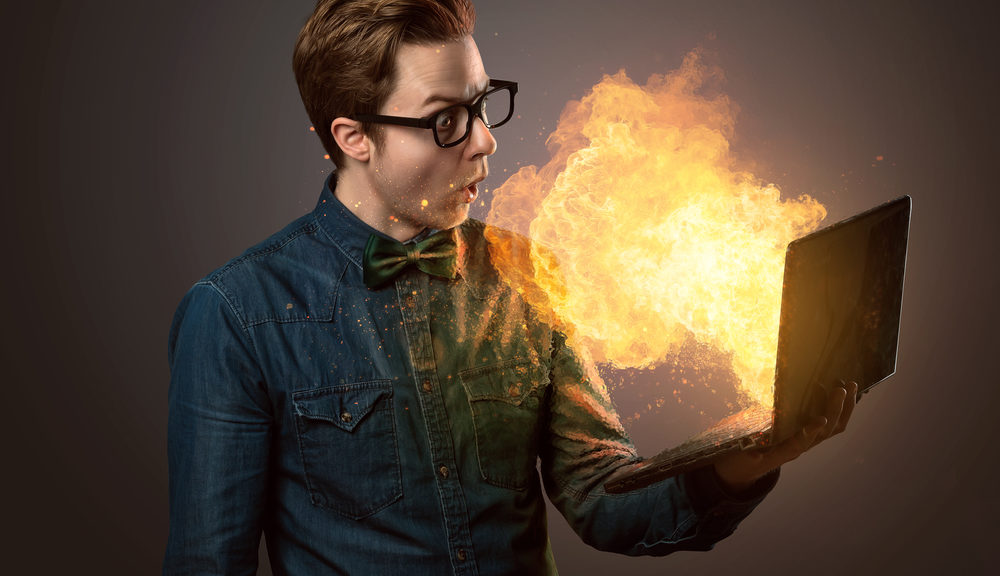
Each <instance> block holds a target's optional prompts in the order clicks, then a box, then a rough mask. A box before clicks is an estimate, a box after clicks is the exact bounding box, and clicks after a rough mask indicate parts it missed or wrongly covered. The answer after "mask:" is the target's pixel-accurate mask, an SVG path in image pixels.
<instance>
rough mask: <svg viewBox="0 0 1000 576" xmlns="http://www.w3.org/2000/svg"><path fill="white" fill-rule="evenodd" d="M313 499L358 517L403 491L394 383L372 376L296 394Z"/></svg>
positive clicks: (301, 443)
mask: <svg viewBox="0 0 1000 576" xmlns="http://www.w3.org/2000/svg"><path fill="white" fill-rule="evenodd" d="M292 404H293V406H294V410H295V424H296V427H297V434H298V442H299V451H300V453H301V455H302V463H303V466H304V467H305V480H306V484H307V486H308V489H309V496H310V499H311V500H312V503H313V504H314V505H316V506H319V507H321V508H326V509H329V510H332V511H334V512H337V513H338V514H342V515H344V516H346V517H348V518H353V519H360V518H364V517H366V516H370V515H371V514H374V513H375V512H378V511H379V510H381V509H383V508H385V507H386V506H388V505H390V504H392V503H393V502H395V501H396V500H399V498H400V497H401V496H402V494H403V489H402V479H401V475H400V467H399V449H398V447H397V445H396V422H395V418H394V416H393V410H392V382H391V381H390V380H373V381H367V382H357V383H353V384H342V385H338V386H330V387H326V388H319V389H316V390H302V391H299V392H295V393H293V394H292Z"/></svg>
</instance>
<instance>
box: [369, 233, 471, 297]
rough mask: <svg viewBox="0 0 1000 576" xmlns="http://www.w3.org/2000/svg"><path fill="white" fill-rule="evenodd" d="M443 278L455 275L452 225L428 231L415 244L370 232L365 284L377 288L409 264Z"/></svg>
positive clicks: (456, 258)
mask: <svg viewBox="0 0 1000 576" xmlns="http://www.w3.org/2000/svg"><path fill="white" fill-rule="evenodd" d="M411 264H413V265H416V267H417V268H418V269H419V270H422V271H424V272H426V273H428V274H433V275H435V276H441V277H443V278H454V277H455V271H456V270H457V268H458V256H457V251H456V248H455V229H454V228H452V229H450V230H442V231H441V232H437V233H435V234H431V235H430V236H428V237H427V238H424V239H423V240H421V241H420V242H417V243H416V244H403V243H401V242H397V241H395V240H387V239H385V238H383V237H382V236H379V235H378V234H372V235H371V236H370V237H369V238H368V244H366V245H365V255H364V272H365V286H368V287H369V288H378V287H379V286H382V285H383V284H385V283H386V282H389V281H390V280H392V279H393V278H395V277H396V276H398V275H399V274H400V272H402V271H403V270H404V269H406V267H407V266H409V265H411Z"/></svg>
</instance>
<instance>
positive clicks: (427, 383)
mask: <svg viewBox="0 0 1000 576" xmlns="http://www.w3.org/2000/svg"><path fill="white" fill-rule="evenodd" d="M423 388H424V392H430V391H431V381H430V380H424V385H423Z"/></svg>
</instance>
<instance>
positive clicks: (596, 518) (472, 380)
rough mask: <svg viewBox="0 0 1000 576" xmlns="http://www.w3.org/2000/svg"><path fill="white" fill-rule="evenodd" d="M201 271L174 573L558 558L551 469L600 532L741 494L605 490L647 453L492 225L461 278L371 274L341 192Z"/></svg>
mask: <svg viewBox="0 0 1000 576" xmlns="http://www.w3.org/2000/svg"><path fill="white" fill-rule="evenodd" d="M335 183H336V179H335V176H331V177H330V178H329V179H328V180H327V183H326V185H325V186H324V189H323V191H322V193H321V195H320V199H319V202H318V204H317V206H316V209H315V210H314V211H313V212H312V213H310V214H307V215H305V216H303V217H301V218H299V219H298V220H296V221H294V222H293V223H291V224H290V225H289V226H287V227H286V228H285V229H284V230H282V231H281V232H279V233H277V234H275V235H273V236H272V237H271V238H269V239H268V240H266V241H264V242H262V243H261V244H259V245H257V246H256V247H254V248H252V249H250V250H248V251H247V252H246V253H244V254H243V255H242V256H240V257H238V258H236V259H234V260H232V261H230V262H229V263H228V264H226V265H225V266H223V267H222V268H220V269H218V270H216V271H215V272H213V273H211V274H210V275H209V276H207V277H206V278H204V279H203V280H201V281H199V282H197V283H196V284H195V285H194V286H193V287H192V288H191V289H190V291H189V292H188V293H187V295H186V296H185V297H184V299H183V301H182V302H181V304H180V306H179V308H178V310H177V313H176V315H175V317H174V322H173V325H172V327H171V331H170V339H169V362H170V369H171V382H170V391H169V403H170V416H169V427H168V438H169V440H168V453H169V466H170V533H169V539H168V544H167V551H166V558H165V561H164V565H163V572H164V574H254V573H255V570H256V565H257V548H258V545H259V542H260V536H261V533H262V532H263V533H264V534H265V538H266V542H267V547H268V553H269V557H270V561H271V564H272V568H273V571H274V573H275V574H278V575H281V574H295V575H307V574H434V575H440V574H455V575H459V574H462V575H472V574H484V575H485V574H554V573H555V572H556V568H555V562H554V560H553V558H552V553H551V548H550V546H549V541H548V536H547V531H546V517H545V516H546V508H545V502H544V499H543V496H542V490H543V486H544V490H545V491H546V493H547V494H548V496H549V498H550V500H551V501H552V503H553V504H554V505H555V507H556V508H557V509H558V510H559V511H560V512H561V513H562V514H563V515H564V516H565V517H566V519H567V520H568V521H569V524H570V525H571V526H572V527H573V529H574V530H575V531H576V532H577V533H578V534H579V535H580V537H581V538H583V540H584V541H585V542H587V543H588V544H590V545H592V546H594V547H597V548H599V549H602V550H609V551H615V552H619V553H624V554H632V555H637V554H651V555H663V554H668V553H670V552H673V551H675V550H707V549H710V548H711V547H712V545H713V544H714V543H715V542H717V541H718V540H720V539H722V538H724V537H726V536H727V535H729V534H730V533H732V531H733V530H734V529H735V528H736V525H737V524H738V522H739V521H740V520H742V519H743V518H744V517H745V516H746V515H747V514H749V513H750V511H751V510H752V509H753V508H754V507H755V506H756V505H757V504H758V503H759V502H760V500H761V499H762V498H763V497H764V495H765V494H766V493H767V492H768V491H769V490H770V489H771V488H772V487H773V485H774V483H775V482H776V479H777V478H776V476H777V474H772V475H770V476H768V477H766V478H765V481H763V482H761V483H759V484H758V486H757V487H755V489H754V490H753V491H752V494H750V495H749V496H746V497H744V498H742V499H736V498H733V497H730V496H729V495H727V494H726V493H725V492H724V491H723V490H722V488H721V487H720V486H719V484H718V483H717V479H716V478H715V475H714V473H713V472H711V470H706V469H703V470H701V471H697V472H694V473H689V474H684V475H681V476H679V477H676V478H671V479H668V480H664V481H662V482H659V483H657V484H654V485H652V486H649V487H647V488H644V489H641V490H637V491H634V492H630V493H627V494H606V493H605V492H604V490H603V484H604V482H605V481H606V480H607V478H608V477H609V476H610V475H612V474H613V473H614V472H615V471H616V470H619V469H621V468H623V467H628V466H633V465H635V464H636V463H637V462H639V461H640V460H639V458H638V456H637V455H636V453H635V450H634V448H633V446H632V444H631V443H630V441H629V440H628V438H627V436H626V434H625V431H624V429H623V428H622V425H621V422H620V420H619V418H618V415H617V414H616V412H615V410H614V408H613V406H612V404H611V401H610V399H609V397H608V395H607V392H606V390H605V389H604V387H603V384H602V383H601V382H600V381H599V380H597V379H596V378H595V379H593V380H592V379H590V378H589V377H588V374H589V371H588V370H586V369H585V368H584V363H583V362H582V361H581V360H580V359H579V358H578V356H577V355H576V354H574V351H573V350H572V349H571V348H570V347H569V346H567V344H566V342H565V338H564V337H563V336H562V335H561V333H560V332H558V331H554V330H553V329H552V328H551V327H550V326H549V325H547V324H546V323H545V322H544V321H542V319H541V318H540V317H539V315H537V314H535V312H534V311H533V309H532V308H531V307H529V306H528V305H527V304H525V302H524V301H523V300H522V299H521V298H520V297H519V296H518V294H517V292H516V291H514V290H512V289H511V288H510V287H509V286H507V285H506V284H505V283H504V282H503V281H502V280H501V278H500V276H499V275H498V273H497V270H496V269H495V268H494V267H493V265H492V264H491V260H490V255H489V251H488V246H487V243H486V240H485V238H484V229H485V226H484V224H482V223H481V222H478V221H475V220H471V219H470V220H467V221H466V222H465V223H463V224H462V225H461V226H460V227H459V235H458V237H459V274H458V276H457V277H456V278H455V279H453V280H449V279H444V278H438V277H433V276H428V275H426V274H424V273H422V272H419V271H417V270H415V269H412V270H407V271H405V272H404V273H403V274H401V275H400V276H399V277H398V278H397V279H396V280H395V282H394V283H393V282H390V283H389V284H388V285H386V286H384V287H382V288H380V289H377V290H370V289H368V288H366V287H365V285H364V283H363V282H362V267H361V257H362V252H363V250H364V246H365V242H366V241H367V239H368V237H369V235H370V234H376V233H378V232H376V231H375V230H374V229H372V228H371V227H369V226H368V225H366V224H364V223H363V222H362V221H361V220H359V219H358V218H357V217H356V216H354V215H353V214H352V213H351V212H350V211H349V210H348V209H347V208H346V207H344V206H343V205H342V204H341V203H340V202H339V201H338V200H337V199H336V198H335V197H334V195H333V191H332V187H333V186H335Z"/></svg>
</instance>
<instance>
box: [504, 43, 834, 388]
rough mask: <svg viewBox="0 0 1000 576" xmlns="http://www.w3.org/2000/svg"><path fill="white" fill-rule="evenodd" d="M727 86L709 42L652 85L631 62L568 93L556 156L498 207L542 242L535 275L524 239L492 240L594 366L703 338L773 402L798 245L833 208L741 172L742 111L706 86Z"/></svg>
mask: <svg viewBox="0 0 1000 576" xmlns="http://www.w3.org/2000/svg"><path fill="white" fill-rule="evenodd" d="M719 79H721V72H720V71H719V70H718V69H715V68H710V67H707V66H706V65H705V64H704V63H703V62H702V60H701V58H700V55H699V52H697V51H695V52H692V53H690V54H688V55H687V57H686V58H685V59H684V62H683V64H682V66H681V67H680V69H679V70H676V71H674V72H672V73H669V74H666V75H653V76H652V77H650V79H649V81H648V82H647V84H646V85H645V86H639V85H637V84H635V83H634V82H632V81H631V80H630V79H629V78H628V77H626V76H625V73H624V71H621V72H619V73H617V74H615V75H614V76H605V77H604V78H603V79H602V80H601V82H600V83H598V84H597V85H596V86H594V88H593V91H592V92H591V93H590V94H588V95H587V96H585V97H584V98H583V99H582V100H581V101H579V102H576V101H574V102H570V103H569V104H568V105H567V106H566V108H565V110H564V111H563V113H562V117H561V118H560V119H559V124H558V126H557V127H556V130H555V132H554V133H552V134H551V135H550V136H549V138H548V141H547V145H548V147H549V151H550V153H551V155H552V158H551V160H550V161H549V162H548V164H546V165H545V166H543V167H542V168H540V169H539V168H536V167H535V166H527V167H524V168H522V169H520V170H519V171H518V172H517V173H516V174H514V175H513V176H511V177H510V178H509V179H508V180H507V181H506V182H505V183H504V184H503V186H501V187H500V188H498V189H496V190H495V192H494V200H493V205H492V207H491V210H490V213H489V216H488V221H489V223H490V224H492V225H495V226H498V227H502V228H507V229H512V230H515V231H518V232H521V233H526V234H527V235H528V236H530V237H531V238H532V240H534V244H533V245H532V247H531V251H530V261H531V264H532V268H533V275H532V273H527V274H526V273H524V272H523V270H524V267H520V266H517V262H518V261H523V260H524V259H527V258H528V257H529V255H528V254H527V249H526V248H525V247H524V246H520V245H518V244H517V243H512V242H510V240H509V238H507V237H505V236H503V235H499V234H495V233H494V234H492V235H491V242H492V245H491V249H492V250H493V252H494V254H495V257H496V258H497V259H498V260H500V262H501V265H500V268H501V270H502V271H503V272H504V274H505V276H508V278H507V280H508V281H510V282H511V283H512V284H513V285H515V286H516V287H517V288H518V289H519V290H521V291H522V293H523V294H524V295H525V297H526V299H527V300H528V301H529V302H531V303H533V304H536V305H538V306H539V309H551V310H552V312H554V314H555V318H553V320H555V321H557V322H560V325H561V326H563V329H564V330H566V331H567V332H568V333H569V335H570V338H571V339H572V341H574V342H577V343H579V344H583V345H585V346H586V347H588V348H589V349H590V352H591V354H592V355H593V359H594V360H595V361H597V362H607V363H610V364H612V365H613V366H616V367H619V368H623V367H640V368H648V367H652V366H655V365H656V364H658V363H660V362H662V361H663V360H665V359H666V358H667V357H668V356H669V355H670V354H671V353H673V352H675V351H676V350H678V349H679V347H680V346H681V344H682V343H683V342H684V341H685V339H687V338H690V337H692V336H693V337H694V338H696V339H697V340H698V341H699V342H702V343H708V344H711V345H712V346H715V347H717V348H718V349H720V350H722V351H723V352H725V353H727V354H730V355H731V358H732V364H733V369H734V371H735V372H736V374H737V375H739V376H740V377H741V380H742V382H741V384H740V387H741V390H742V392H743V393H745V394H746V398H745V400H754V401H757V402H759V403H762V404H764V405H766V406H770V404H771V389H772V388H771V387H772V385H773V379H774V359H775V350H776V348H777V337H778V318H779V306H780V300H781V279H782V273H783V267H784V251H785V246H786V245H787V243H788V242H789V241H791V240H793V239H795V238H797V237H799V236H802V235H803V234H806V233H808V232H809V231H811V230H813V229H815V228H816V227H817V225H818V224H819V222H820V221H821V220H822V219H823V218H824V217H825V216H826V210H825V209H824V208H823V206H822V205H821V204H819V203H818V202H817V201H816V200H814V199H812V198H809V197H808V196H801V197H799V198H798V199H793V200H790V199H786V200H782V199H781V198H780V192H779V190H778V188H777V187H776V186H774V185H773V184H763V183H762V182H761V181H760V179H758V178H757V177H755V176H754V175H753V174H750V173H748V172H745V171H740V170H738V169H736V168H735V167H734V162H733V158H732V156H731V154H730V151H729V140H730V138H731V137H732V134H733V126H734V117H735V111H734V106H733V105H732V104H731V103H730V101H729V99H728V98H727V97H726V96H725V95H724V94H721V93H715V94H714V95H712V96H708V95H705V94H703V92H707V91H708V90H707V89H706V88H705V87H706V85H707V84H708V83H710V82H714V81H717V80H719ZM488 233H489V232H488ZM519 249H520V253H519ZM505 263H506V264H507V265H504V264H505ZM569 327H572V328H571V329H570V328H569Z"/></svg>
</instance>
